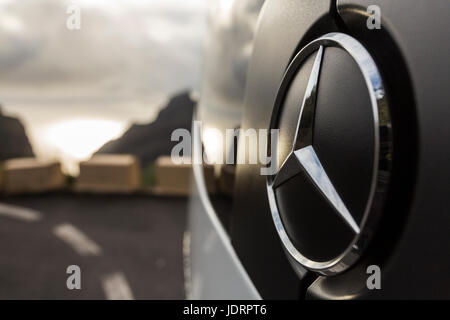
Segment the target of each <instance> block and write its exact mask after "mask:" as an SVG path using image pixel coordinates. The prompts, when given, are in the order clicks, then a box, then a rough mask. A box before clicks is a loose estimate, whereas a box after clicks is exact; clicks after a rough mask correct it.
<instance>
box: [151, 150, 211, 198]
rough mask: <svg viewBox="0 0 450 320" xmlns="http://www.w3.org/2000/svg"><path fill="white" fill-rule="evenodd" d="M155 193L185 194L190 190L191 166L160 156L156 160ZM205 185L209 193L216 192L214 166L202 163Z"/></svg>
mask: <svg viewBox="0 0 450 320" xmlns="http://www.w3.org/2000/svg"><path fill="white" fill-rule="evenodd" d="M155 170H156V187H155V188H154V190H153V191H154V193H155V194H161V195H179V196H187V195H189V192H190V181H191V180H190V179H191V173H192V167H191V165H190V164H175V163H174V162H173V161H172V159H171V157H169V156H161V157H159V158H158V159H157V160H156V163H155ZM204 176H205V182H206V186H207V188H208V191H209V192H210V193H215V192H216V189H217V188H216V183H215V178H214V167H213V166H210V165H204Z"/></svg>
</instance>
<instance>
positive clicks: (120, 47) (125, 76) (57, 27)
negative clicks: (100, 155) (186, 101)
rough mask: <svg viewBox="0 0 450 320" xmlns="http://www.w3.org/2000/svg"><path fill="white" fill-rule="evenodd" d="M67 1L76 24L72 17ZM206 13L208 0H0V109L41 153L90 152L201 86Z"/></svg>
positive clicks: (79, 156)
mask: <svg viewBox="0 0 450 320" xmlns="http://www.w3.org/2000/svg"><path fill="white" fill-rule="evenodd" d="M70 5H76V6H77V7H78V8H79V9H80V29H79V30H69V29H68V28H67V26H66V22H67V19H68V18H69V17H70V16H71V14H72V13H73V12H69V13H67V9H68V7H69V6H70ZM207 15H208V0H72V1H64V0H15V1H14V0H0V48H1V50H0V103H1V104H2V106H3V112H4V113H6V114H8V115H14V116H18V117H19V118H20V119H21V120H22V121H23V122H24V124H25V126H26V129H27V133H28V135H29V138H30V139H31V142H32V144H33V148H34V151H35V153H36V154H37V155H38V156H39V157H42V158H51V157H59V158H64V161H66V162H67V163H68V162H70V159H72V160H73V159H75V160H80V159H84V158H87V157H88V156H89V155H90V154H91V153H92V152H93V151H95V149H96V148H98V147H99V146H101V145H102V144H103V143H104V142H106V141H107V140H109V139H111V138H116V137H118V136H120V135H121V134H122V133H123V131H124V130H126V128H127V127H128V126H129V125H130V123H132V122H141V123H143V122H149V121H151V120H153V119H154V117H155V116H156V115H157V112H158V110H159V109H160V108H161V107H162V106H163V105H164V102H165V101H166V100H167V98H168V97H169V96H170V95H172V94H174V93H176V92H178V91H180V90H184V89H193V90H198V89H199V85H200V78H201V74H202V58H203V52H204V45H205V44H204V39H205V35H206V31H207V30H206V29H207V27H206V23H207ZM93 136H95V137H96V140H95V143H94V141H93V140H94V139H92V137H93ZM66 142H67V143H66ZM70 144H72V150H68V149H67V148H68V147H67V146H68V145H70ZM77 148H78V149H79V152H78V151H76V150H78V149H77ZM83 148H84V149H83ZM64 149H65V150H64ZM67 163H66V167H67V168H66V169H67V170H69V171H73V170H75V171H76V169H74V166H73V163H72V164H69V165H67Z"/></svg>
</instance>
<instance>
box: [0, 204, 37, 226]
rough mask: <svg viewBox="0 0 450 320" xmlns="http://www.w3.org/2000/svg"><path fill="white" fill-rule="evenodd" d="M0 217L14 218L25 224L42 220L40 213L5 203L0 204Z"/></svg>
mask: <svg viewBox="0 0 450 320" xmlns="http://www.w3.org/2000/svg"><path fill="white" fill-rule="evenodd" d="M0 216H4V217H9V218H15V219H19V220H23V221H26V222H36V221H39V220H41V218H42V215H41V213H40V212H38V211H36V210H33V209H28V208H23V207H17V206H13V205H10V204H5V203H0Z"/></svg>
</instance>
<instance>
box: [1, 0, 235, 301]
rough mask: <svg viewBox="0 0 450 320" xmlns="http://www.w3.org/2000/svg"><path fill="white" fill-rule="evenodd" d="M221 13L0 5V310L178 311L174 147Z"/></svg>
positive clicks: (183, 7)
mask: <svg viewBox="0 0 450 320" xmlns="http://www.w3.org/2000/svg"><path fill="white" fill-rule="evenodd" d="M230 4H231V1H217V2H216V1H208V0H72V1H64V0H1V1H0V104H1V107H0V238H1V239H2V241H0V299H23V298H25V299H105V298H108V299H183V298H185V290H184V274H183V272H184V271H183V237H184V233H185V227H186V226H185V221H186V202H187V199H186V196H187V194H188V193H189V189H188V188H189V168H188V167H183V168H179V171H174V168H173V164H172V163H171V161H170V158H168V157H167V155H170V151H171V149H172V147H173V145H174V143H173V142H171V141H170V135H171V133H172V131H173V130H174V129H177V128H186V129H190V126H191V120H192V111H193V108H194V105H195V103H196V97H197V96H198V91H199V88H200V84H201V78H202V61H203V55H204V51H205V50H204V49H205V39H206V34H207V31H208V17H209V16H210V15H211V14H213V12H214V11H215V10H218V8H219V7H223V6H225V7H227V6H229V5H230ZM185 238H186V237H185ZM186 241H187V240H186V239H185V242H186ZM70 265H76V266H79V267H80V271H81V282H80V283H81V289H80V290H77V289H73V290H69V289H68V283H67V282H68V281H69V280H70V279H69V277H70V276H71V273H67V267H68V266H70ZM68 279H69V280H68ZM71 280H73V278H72V279H71ZM69 282H70V281H69ZM72 282H73V281H72Z"/></svg>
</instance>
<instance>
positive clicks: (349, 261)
mask: <svg viewBox="0 0 450 320" xmlns="http://www.w3.org/2000/svg"><path fill="white" fill-rule="evenodd" d="M328 47H335V48H339V49H342V50H344V51H345V52H346V53H347V54H349V55H350V56H351V58H352V59H353V61H354V62H355V63H356V64H357V66H358V68H359V70H360V72H361V73H362V75H363V79H364V81H365V86H366V88H367V91H368V95H369V97H370V104H371V105H368V106H367V107H368V108H371V112H372V119H373V121H374V129H375V130H374V131H375V132H373V133H372V132H371V134H373V137H374V143H373V145H374V150H373V155H374V159H373V168H371V170H372V171H371V172H372V178H371V186H370V193H369V197H368V201H367V205H366V207H365V208H366V209H365V210H364V213H363V215H362V218H361V219H355V217H354V216H353V215H352V212H351V211H350V210H349V209H348V207H347V206H346V204H345V201H344V199H342V198H341V196H340V194H339V190H336V187H335V185H334V184H333V181H332V180H331V179H330V177H329V175H328V174H327V170H326V168H324V166H323V165H322V163H321V160H320V157H319V156H318V154H317V153H316V150H315V148H314V136H313V134H314V123H315V114H316V105H317V93H318V90H320V86H319V79H320V75H321V65H322V61H323V59H324V52H325V50H326V48H328ZM314 54H315V58H314V62H313V66H312V71H311V72H310V75H309V80H308V83H307V86H306V91H305V95H304V97H303V98H301V97H299V99H298V108H299V109H300V112H299V117H298V121H297V128H296V131H295V132H296V135H295V137H293V143H292V148H291V151H290V153H289V155H288V156H287V158H286V159H285V160H284V162H283V163H282V165H281V166H279V170H278V172H277V174H275V175H274V176H269V177H268V179H267V190H268V198H269V204H270V208H271V213H272V217H273V220H274V223H275V226H276V229H277V231H278V234H279V236H280V238H281V241H282V243H283V245H284V247H285V249H286V250H287V252H288V254H289V255H290V256H291V257H292V258H294V259H295V261H297V262H298V263H300V264H301V265H302V266H304V267H306V268H307V269H310V270H313V271H316V272H318V273H320V274H324V275H332V274H336V273H339V272H342V271H343V270H346V269H347V268H348V267H350V266H351V265H353V264H354V263H355V262H356V261H357V259H358V258H359V256H360V255H361V253H362V251H363V250H364V248H365V247H366V246H367V242H368V240H369V238H370V237H371V235H372V233H373V230H374V227H375V224H376V221H377V220H378V216H379V214H380V211H381V209H380V207H381V206H380V202H381V201H383V197H380V196H379V195H380V194H381V193H382V192H381V189H383V192H384V188H385V185H386V180H387V179H386V177H388V170H389V168H386V166H385V159H387V158H389V159H390V154H391V148H390V146H391V143H390V141H391V138H390V128H391V124H390V120H389V116H388V115H389V112H388V109H387V102H386V98H385V93H384V92H385V91H384V88H383V83H382V79H381V76H380V74H379V71H378V68H377V66H376V64H375V62H374V60H373V59H372V57H371V56H370V54H369V53H368V51H367V50H366V49H365V48H364V47H363V46H362V45H361V44H360V43H359V42H358V41H357V40H356V39H354V38H352V37H350V36H348V35H346V34H342V33H330V34H327V35H325V36H323V37H321V38H319V39H317V40H315V41H313V42H311V43H310V44H308V45H307V46H306V47H305V48H303V49H302V50H301V51H300V52H299V53H298V54H297V55H296V57H295V58H294V60H293V61H292V63H291V64H290V66H289V68H288V69H287V71H286V74H285V76H284V79H283V81H282V84H281V87H280V90H279V93H278V97H277V102H276V104H275V108H274V112H273V115H272V120H271V129H274V128H279V114H280V112H281V110H282V108H283V102H284V98H285V95H286V92H287V90H288V88H289V86H290V85H291V83H292V80H293V79H294V78H295V77H296V75H297V73H298V70H299V69H301V67H302V65H303V63H304V62H305V60H306V59H307V58H309V57H311V56H312V55H314ZM386 128H387V130H388V134H386V133H385V131H386V130H384V129H386ZM382 129H383V130H382ZM386 144H387V145H388V146H389V147H388V148H380V146H381V145H383V146H384V145H386ZM273 158H277V157H273ZM382 163H383V165H381V164H382ZM300 174H303V175H304V176H306V177H307V178H308V179H307V180H308V181H309V183H310V184H311V185H313V187H314V188H315V190H316V191H317V193H318V194H320V199H321V200H320V201H324V202H326V203H327V205H328V206H329V207H331V208H332V211H333V212H334V214H335V215H337V216H338V217H339V221H340V223H343V224H345V225H346V228H348V230H351V231H349V233H350V234H351V235H350V236H349V237H348V239H349V241H347V242H346V247H345V249H344V250H341V252H339V254H337V255H335V256H332V257H330V258H327V259H326V260H325V261H324V260H323V259H314V258H311V257H310V256H308V255H307V254H304V253H303V252H302V251H301V249H299V248H298V246H296V245H294V243H295V241H293V240H292V235H291V234H289V233H288V231H287V229H288V228H286V225H285V223H286V222H285V221H283V219H282V217H283V215H282V214H280V213H281V212H280V210H282V208H281V207H280V203H279V199H278V198H277V189H278V188H280V187H281V186H282V185H283V184H284V183H286V182H287V181H289V180H290V179H292V178H294V177H296V176H297V175H300ZM381 176H382V177H383V181H384V183H380V182H379V180H380V177H381ZM351 178H352V177H349V179H351ZM375 194H376V195H377V197H376V199H375ZM298 201H300V202H301V201H302V199H301V197H299V199H298ZM304 201H308V200H304ZM299 206H300V210H302V209H301V208H302V204H301V203H300V204H299ZM305 210H306V209H305ZM294 214H295V213H294ZM306 214H307V215H309V216H314V215H315V212H307V213H306ZM308 219H309V218H308ZM311 219H312V218H311ZM324 223H326V222H325V221H324ZM311 232H314V230H311ZM299 238H300V239H299V240H298V241H299V242H301V241H308V239H306V240H305V238H303V237H301V235H300V237H299ZM327 241H333V239H331V240H330V239H324V240H323V243H322V244H320V246H323V247H325V246H327V245H328V244H327ZM297 243H298V242H297ZM347 243H348V245H347Z"/></svg>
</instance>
